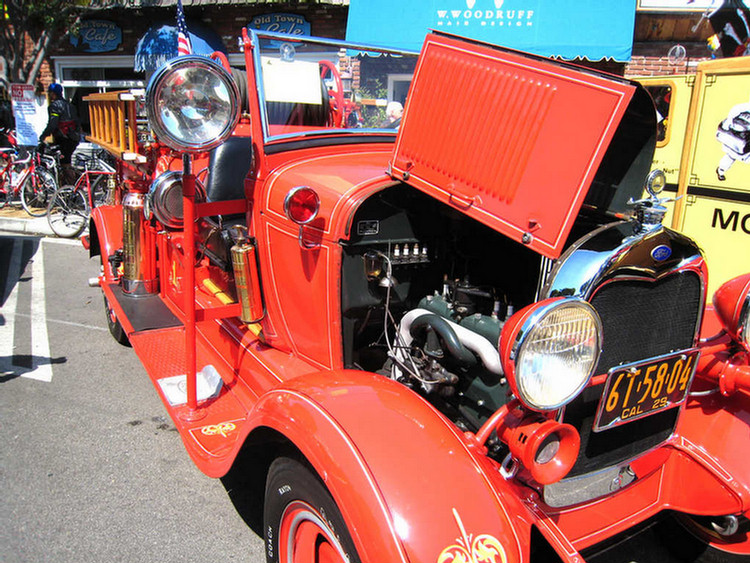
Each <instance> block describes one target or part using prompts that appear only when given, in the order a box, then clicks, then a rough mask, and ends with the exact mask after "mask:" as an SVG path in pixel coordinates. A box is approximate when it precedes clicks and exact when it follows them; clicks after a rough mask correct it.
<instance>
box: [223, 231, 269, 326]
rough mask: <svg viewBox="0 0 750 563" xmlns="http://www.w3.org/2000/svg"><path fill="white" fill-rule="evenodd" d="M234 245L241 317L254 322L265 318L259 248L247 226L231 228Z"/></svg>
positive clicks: (234, 267) (248, 322)
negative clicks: (259, 267) (249, 234)
mask: <svg viewBox="0 0 750 563" xmlns="http://www.w3.org/2000/svg"><path fill="white" fill-rule="evenodd" d="M230 234H231V237H232V240H233V241H234V245H233V246H232V248H231V254H232V269H233V270H234V284H235V287H236V289H237V299H238V300H239V303H240V310H241V313H240V319H242V322H244V323H247V324H254V323H257V322H259V321H260V320H261V319H263V317H264V315H265V310H264V307H263V296H262V294H261V289H260V277H259V275H258V262H257V248H256V246H255V241H254V240H253V239H251V238H250V237H249V236H248V233H247V227H245V226H243V225H236V226H234V227H232V228H231V229H230Z"/></svg>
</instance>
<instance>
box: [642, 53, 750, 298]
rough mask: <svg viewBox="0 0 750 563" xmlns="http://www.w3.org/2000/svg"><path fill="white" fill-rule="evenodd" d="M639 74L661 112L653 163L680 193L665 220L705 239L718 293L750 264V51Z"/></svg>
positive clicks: (712, 284)
mask: <svg viewBox="0 0 750 563" xmlns="http://www.w3.org/2000/svg"><path fill="white" fill-rule="evenodd" d="M634 78H636V79H637V80H638V81H639V82H641V83H642V84H643V85H644V86H645V87H646V89H647V90H649V92H650V93H651V95H652V97H653V98H654V102H655V104H656V109H657V113H658V116H657V117H658V119H659V120H660V127H659V132H658V137H657V145H656V152H655V155H654V163H653V168H660V169H661V170H663V171H664V172H665V174H666V176H667V187H666V190H665V192H666V194H665V196H667V197H677V198H678V199H677V200H676V201H675V202H674V203H671V204H669V206H668V207H669V213H668V214H667V217H666V219H665V224H666V225H671V226H672V228H674V229H676V230H679V231H682V232H683V233H685V234H687V235H688V236H690V237H691V238H693V239H695V240H699V241H701V244H702V246H703V251H704V253H705V255H706V258H707V260H708V264H709V271H710V272H711V278H710V279H709V291H708V295H709V298H710V296H712V295H713V293H714V291H716V289H717V288H718V287H719V286H720V285H721V284H722V283H723V282H725V281H727V280H728V279H730V278H732V277H734V276H736V275H738V274H740V273H742V272H746V271H748V270H750V57H735V58H729V59H718V60H712V61H705V62H702V63H699V64H698V66H697V71H696V73H695V74H690V75H673V76H654V77H634ZM670 192H672V193H670Z"/></svg>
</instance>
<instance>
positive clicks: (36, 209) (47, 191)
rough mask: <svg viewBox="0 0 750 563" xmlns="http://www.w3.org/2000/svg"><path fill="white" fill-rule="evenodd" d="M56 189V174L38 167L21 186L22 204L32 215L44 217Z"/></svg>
mask: <svg viewBox="0 0 750 563" xmlns="http://www.w3.org/2000/svg"><path fill="white" fill-rule="evenodd" d="M35 175H36V179H35V178H34V176H35ZM56 189H57V183H56V182H55V178H54V176H52V174H50V173H49V172H48V171H47V170H44V169H43V168H37V169H36V170H35V171H34V173H33V174H31V175H29V177H28V178H27V179H26V181H25V182H24V184H23V187H22V188H21V205H23V208H24V209H25V210H26V213H28V214H29V215H31V216H32V217H43V216H44V215H46V214H47V206H48V204H49V202H50V199H52V195H53V194H54V193H55V190H56Z"/></svg>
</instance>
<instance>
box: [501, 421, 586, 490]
mask: <svg viewBox="0 0 750 563" xmlns="http://www.w3.org/2000/svg"><path fill="white" fill-rule="evenodd" d="M497 435H498V436H499V437H500V439H501V440H502V441H503V442H505V443H506V444H507V445H508V447H509V448H510V454H511V456H512V457H513V458H514V459H515V460H517V461H518V462H519V463H521V465H523V466H524V467H525V468H526V469H527V470H528V471H529V473H530V474H531V477H532V478H533V479H534V480H535V481H537V482H538V483H540V484H542V485H549V484H552V483H556V482H557V481H559V480H560V479H562V478H563V477H565V476H566V475H567V474H568V472H569V471H570V470H571V469H572V468H573V465H574V464H575V462H576V459H577V458H578V450H579V449H580V447H581V438H580V436H579V435H578V431H577V430H576V429H575V428H574V427H573V426H571V425H570V424H564V423H562V422H558V421H556V420H551V419H548V418H544V417H543V416H541V415H539V414H528V415H526V416H523V417H518V416H515V415H514V414H513V413H508V414H507V416H505V417H504V418H503V420H502V422H501V423H500V425H499V426H498V428H497Z"/></svg>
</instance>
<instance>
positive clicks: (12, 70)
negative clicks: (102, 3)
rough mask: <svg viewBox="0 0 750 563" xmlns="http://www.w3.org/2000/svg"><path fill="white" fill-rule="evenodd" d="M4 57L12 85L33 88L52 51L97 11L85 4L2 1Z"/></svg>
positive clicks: (1, 52) (55, 0) (0, 25)
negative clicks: (88, 14) (82, 19)
mask: <svg viewBox="0 0 750 563" xmlns="http://www.w3.org/2000/svg"><path fill="white" fill-rule="evenodd" d="M0 4H1V5H2V9H3V13H2V16H1V17H0V55H2V56H3V57H5V61H6V64H7V69H8V80H9V82H25V83H27V84H31V83H33V82H34V80H35V79H36V77H37V74H38V73H39V68H40V67H41V64H42V61H43V60H44V58H45V56H46V54H47V52H48V51H49V49H50V48H53V47H55V46H56V45H59V44H60V43H61V42H62V41H63V40H64V39H65V38H66V37H67V36H68V34H69V33H71V32H72V31H74V30H77V29H78V26H79V23H80V18H81V16H82V15H83V14H85V13H87V12H89V11H91V10H92V9H93V8H92V7H91V6H90V4H89V3H88V2H85V1H81V0H0Z"/></svg>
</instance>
